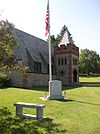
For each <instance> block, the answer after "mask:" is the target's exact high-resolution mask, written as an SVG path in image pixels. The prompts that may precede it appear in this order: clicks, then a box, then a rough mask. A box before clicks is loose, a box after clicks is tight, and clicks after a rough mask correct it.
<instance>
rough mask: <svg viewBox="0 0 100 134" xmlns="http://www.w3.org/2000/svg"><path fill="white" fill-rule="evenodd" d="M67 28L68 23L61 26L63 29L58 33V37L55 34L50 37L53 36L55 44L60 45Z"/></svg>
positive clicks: (52, 40)
mask: <svg viewBox="0 0 100 134" xmlns="http://www.w3.org/2000/svg"><path fill="white" fill-rule="evenodd" d="M66 30H67V27H66V25H64V26H63V27H62V28H61V31H60V33H59V34H57V37H55V36H54V35H51V36H50V38H51V43H52V44H53V45H58V44H59V43H60V41H61V39H62V37H63V35H64V33H65V31H66Z"/></svg>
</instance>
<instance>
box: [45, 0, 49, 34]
mask: <svg viewBox="0 0 100 134" xmlns="http://www.w3.org/2000/svg"><path fill="white" fill-rule="evenodd" d="M45 24H46V27H45V30H46V31H45V36H47V34H48V33H49V0H48V3H47V11H46V19H45Z"/></svg>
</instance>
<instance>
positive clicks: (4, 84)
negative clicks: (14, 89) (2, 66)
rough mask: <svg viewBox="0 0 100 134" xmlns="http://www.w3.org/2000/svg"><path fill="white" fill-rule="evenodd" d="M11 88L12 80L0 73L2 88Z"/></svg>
mask: <svg viewBox="0 0 100 134" xmlns="http://www.w3.org/2000/svg"><path fill="white" fill-rule="evenodd" d="M8 86H10V79H9V77H8V76H7V74H5V73H1V72H0V88H3V87H8Z"/></svg>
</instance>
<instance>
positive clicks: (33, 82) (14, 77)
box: [9, 71, 56, 88]
mask: <svg viewBox="0 0 100 134" xmlns="http://www.w3.org/2000/svg"><path fill="white" fill-rule="evenodd" d="M9 75H10V79H11V86H14V87H24V88H32V87H38V86H48V84H49V75H48V74H36V73H26V74H22V73H19V72H15V71H12V72H10V74H9ZM53 79H56V75H53Z"/></svg>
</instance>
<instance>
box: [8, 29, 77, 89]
mask: <svg viewBox="0 0 100 134" xmlns="http://www.w3.org/2000/svg"><path fill="white" fill-rule="evenodd" d="M14 34H15V36H16V39H17V45H16V46H15V47H14V55H15V59H16V62H17V64H19V66H21V67H22V66H24V67H27V69H28V72H27V73H26V74H22V73H20V72H15V71H11V72H10V77H11V84H12V86H16V87H26V88H30V87H34V86H48V82H49V50H48V42H46V41H44V40H42V39H40V38H37V37H35V36H32V35H30V34H28V33H25V32H23V31H21V30H18V29H15V30H14ZM51 49H52V74H53V80H61V81H62V84H63V85H68V86H71V85H76V84H78V82H79V65H78V64H79V48H78V47H77V46H76V45H75V44H74V41H73V39H72V37H71V34H70V32H69V31H68V29H67V30H66V32H65V33H64V35H63V38H62V40H61V42H60V43H59V44H58V46H54V45H52V48H51Z"/></svg>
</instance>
